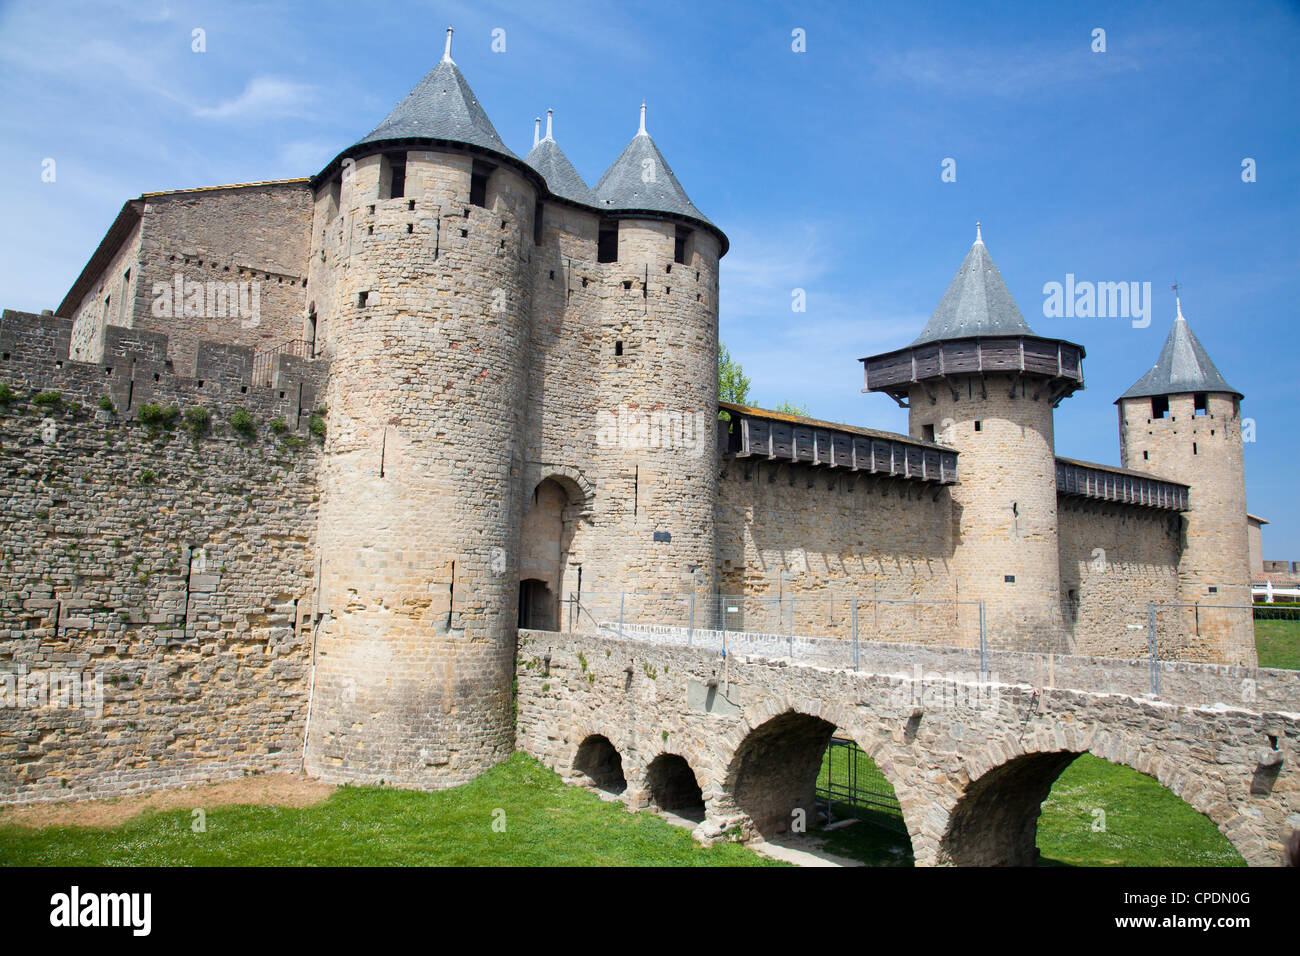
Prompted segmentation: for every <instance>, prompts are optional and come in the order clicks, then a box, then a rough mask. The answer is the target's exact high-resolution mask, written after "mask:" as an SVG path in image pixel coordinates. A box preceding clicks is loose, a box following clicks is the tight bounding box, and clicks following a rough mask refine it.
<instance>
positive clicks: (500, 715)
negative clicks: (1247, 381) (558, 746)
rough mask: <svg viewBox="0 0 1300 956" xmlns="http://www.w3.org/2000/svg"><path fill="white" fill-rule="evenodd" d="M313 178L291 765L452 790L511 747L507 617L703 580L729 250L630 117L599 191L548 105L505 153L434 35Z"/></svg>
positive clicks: (709, 553)
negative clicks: (398, 97)
mask: <svg viewBox="0 0 1300 956" xmlns="http://www.w3.org/2000/svg"><path fill="white" fill-rule="evenodd" d="M539 125H540V121H539ZM311 187H312V190H313V197H314V218H313V227H312V230H313V231H312V249H311V264H310V275H309V288H310V289H311V290H312V292H311V301H310V303H309V305H308V324H309V325H310V326H314V328H315V330H316V339H317V341H318V343H319V346H320V349H321V351H322V352H323V353H324V354H325V355H327V356H328V357H329V358H330V363H331V364H330V368H331V374H330V382H329V391H328V395H327V403H326V404H327V407H328V421H329V434H328V438H327V443H326V448H325V455H324V461H323V464H322V474H321V489H322V490H321V500H320V521H319V550H320V554H321V561H320V572H319V577H320V580H319V586H318V595H319V597H318V607H317V620H318V625H317V633H316V641H315V647H316V654H315V659H314V666H315V682H314V691H313V702H312V709H311V715H310V726H309V728H308V733H307V753H306V758H307V768H308V770H309V771H310V772H312V773H314V774H318V775H320V776H322V777H324V778H325V779H330V780H341V781H357V782H378V781H383V782H386V783H392V784H396V785H399V786H407V787H416V788H420V787H423V788H432V787H442V786H451V785H455V784H457V783H460V782H463V781H465V780H469V779H471V778H473V777H474V776H475V775H477V774H478V773H479V772H481V771H482V770H483V769H485V768H487V767H489V766H491V765H492V764H493V763H495V762H497V761H498V760H500V759H502V758H504V757H505V756H506V755H507V754H508V753H509V752H510V750H511V749H512V746H513V733H514V729H513V719H512V711H511V703H512V702H511V680H512V677H513V673H514V653H515V642H516V628H517V627H518V626H519V625H521V624H523V625H525V626H529V627H542V628H552V629H553V628H556V627H558V626H560V625H561V623H562V621H563V617H562V614H563V609H562V603H561V602H562V598H563V597H567V596H568V595H569V594H570V593H573V592H575V591H578V590H582V589H585V590H587V591H598V590H602V589H603V590H606V591H612V592H614V593H617V592H619V591H622V590H627V591H634V590H644V591H647V592H656V593H660V594H666V593H668V592H679V593H680V592H681V591H684V590H687V589H688V588H689V587H691V586H695V587H697V588H698V589H700V590H701V591H702V592H706V593H707V591H708V590H709V589H710V588H711V587H712V583H713V580H714V573H715V572H714V565H715V560H714V535H713V522H714V503H715V500H716V487H715V481H714V477H715V476H714V474H713V467H714V462H715V457H714V448H715V428H716V425H715V423H716V418H717V347H718V346H717V332H718V314H717V280H718V259H719V258H720V256H721V255H722V254H723V252H725V250H726V237H725V236H724V235H723V234H722V232H721V231H720V230H719V229H718V228H717V227H716V226H714V225H713V224H712V223H711V222H709V221H708V220H707V219H706V218H704V216H703V215H702V214H701V213H700V212H699V210H697V209H696V208H695V207H694V205H693V204H691V202H690V200H689V199H688V198H687V196H686V193H685V192H684V191H683V190H682V188H681V185H680V184H679V183H678V181H677V179H676V177H675V176H674V175H673V172H672V170H671V169H670V168H669V167H668V164H667V162H666V161H664V159H663V156H662V155H661V154H660V152H659V150H658V148H657V147H656V146H655V144H654V142H653V141H652V140H651V139H650V137H649V135H648V134H647V133H646V130H645V112H644V106H643V107H642V116H641V129H640V131H639V132H638V133H637V135H636V137H634V139H633V140H632V143H631V144H630V145H629V146H628V147H627V148H626V149H625V150H624V151H623V154H622V155H621V156H620V157H619V159H618V160H616V161H615V163H614V164H613V165H612V166H611V167H610V169H609V170H608V171H607V172H606V173H605V175H604V177H602V179H601V181H600V184H599V185H598V186H597V188H596V189H595V190H591V189H588V188H587V186H586V185H585V183H583V181H582V178H581V177H580V176H579V175H578V173H577V171H576V170H575V169H574V167H573V165H572V164H571V163H570V162H569V160H568V159H567V157H565V155H564V153H563V152H562V151H561V150H560V148H559V146H558V145H557V144H556V142H555V140H554V138H553V136H552V135H551V119H550V116H549V114H548V119H547V135H546V137H545V138H544V139H543V138H542V137H541V136H540V129H538V130H536V131H535V133H534V144H533V149H532V151H531V152H530V153H529V155H528V157H527V159H524V160H521V159H520V158H519V157H518V156H516V155H515V154H514V153H512V152H511V151H510V150H509V149H508V148H507V147H506V145H505V144H504V143H503V142H502V140H501V138H500V136H499V135H498V134H497V131H496V129H495V128H494V127H493V125H492V123H491V121H490V120H489V119H488V117H487V114H486V113H485V111H484V110H483V108H482V107H481V106H480V105H479V102H478V100H477V98H476V97H475V96H474V93H473V91H472V90H471V89H470V87H469V85H468V83H467V82H466V80H465V78H464V76H463V75H462V74H461V71H460V69H459V68H458V67H457V66H456V64H455V62H453V60H452V57H451V31H450V30H449V31H448V34H447V45H446V51H445V53H444V55H443V58H442V60H441V62H439V63H438V64H437V66H435V67H434V68H433V69H432V70H431V71H430V72H429V73H428V75H427V76H425V78H424V79H423V80H421V81H420V83H419V84H417V85H416V87H415V88H414V89H413V90H412V91H411V93H410V94H409V95H408V96H407V97H406V98H405V99H404V100H402V102H401V103H399V104H398V105H397V107H396V108H395V109H394V110H393V111H392V112H391V113H390V114H389V115H388V117H387V118H385V119H384V121H383V122H382V123H380V124H379V126H377V127H376V128H375V130H374V131H373V132H371V133H370V134H369V135H367V136H366V137H364V138H363V139H361V140H360V141H359V142H357V143H355V144H354V145H352V146H350V147H349V148H347V149H345V150H344V151H343V152H342V153H340V154H339V155H338V156H337V157H336V158H335V159H334V160H333V161H332V162H331V163H330V164H329V165H328V166H326V168H325V169H324V170H323V171H322V172H321V173H320V174H319V175H318V176H316V177H315V178H314V179H313V180H312V183H311ZM681 603H682V602H680V601H678V602H673V604H672V606H673V607H674V608H675V609H680V608H679V605H680V604H681ZM636 610H650V609H649V608H648V607H644V606H638V607H636ZM700 623H702V624H703V623H707V617H706V616H704V615H703V614H702V616H701V620H700Z"/></svg>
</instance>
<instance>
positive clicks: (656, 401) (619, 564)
mask: <svg viewBox="0 0 1300 956" xmlns="http://www.w3.org/2000/svg"><path fill="white" fill-rule="evenodd" d="M593 193H594V195H595V198H596V201H597V204H598V207H599V208H600V209H601V211H602V220H601V223H600V235H599V237H598V240H597V250H596V252H597V256H596V259H597V262H596V269H597V270H598V272H599V274H600V276H601V283H602V285H603V287H604V290H605V291H604V294H603V295H602V297H601V299H600V301H599V305H598V310H599V317H600V324H601V329H602V338H603V341H602V346H601V348H602V359H603V363H602V364H603V365H604V368H605V373H604V375H602V377H601V379H600V380H599V382H598V383H597V407H598V408H599V409H601V410H602V411H603V412H604V414H603V415H602V422H603V427H602V428H601V429H600V431H598V439H599V440H598V444H599V445H600V446H601V454H602V458H604V460H605V464H604V467H605V469H606V471H607V473H609V472H611V471H612V472H613V473H614V474H613V475H611V477H614V480H615V482H616V483H617V484H618V485H621V486H622V487H623V488H624V492H623V494H621V495H618V496H616V498H615V503H616V504H617V505H618V507H615V508H611V509H609V510H607V511H606V513H605V514H604V515H602V516H601V520H602V521H603V522H604V523H605V525H606V528H607V530H608V533H609V538H610V541H611V542H612V543H613V550H612V552H611V553H610V554H609V555H608V561H607V563H606V567H605V568H604V571H605V573H606V574H607V575H608V579H609V581H610V583H611V584H615V586H616V589H620V590H621V589H627V590H629V591H631V590H637V591H643V592H658V593H660V594H681V593H684V592H694V593H695V594H697V596H699V597H704V596H707V595H710V594H711V593H712V591H713V588H714V582H715V576H716V552H715V542H714V508H715V504H716V499H717V487H716V486H717V461H716V448H717V438H716V434H717V417H718V375H717V367H718V262H719V259H720V258H721V256H722V255H723V254H724V253H725V251H726V237H725V236H724V235H723V234H722V233H721V231H720V230H719V229H718V228H717V227H716V226H714V225H713V223H711V222H710V221H709V220H708V219H707V218H706V217H705V216H704V214H703V213H701V212H700V211H699V209H697V208H696V207H695V205H694V204H693V203H692V202H691V200H690V199H689V198H688V197H687V195H686V192H685V190H684V189H683V188H682V186H681V184H680V183H679V182H678V180H677V177H676V176H675V175H674V173H673V171H672V169H671V167H670V166H669V165H668V162H667V160H665V159H664V157H663V154H662V153H661V152H660V151H659V148H658V147H657V146H656V144H655V142H654V140H653V139H652V138H651V137H650V135H649V133H648V132H647V131H646V125H645V105H644V104H642V106H641V120H640V128H639V129H638V131H637V133H636V135H635V136H634V137H633V138H632V140H631V142H630V143H629V144H628V145H627V147H626V148H625V149H624V150H623V152H622V153H621V154H620V155H619V157H618V158H617V159H616V160H615V161H614V163H613V164H612V165H611V166H610V167H609V169H607V170H606V171H605V173H604V175H603V176H602V177H601V178H600V180H599V182H597V184H596V186H595V188H594V190H593ZM616 582H622V583H617V584H616ZM641 604H642V606H644V601H642V602H641ZM710 608H711V604H707V603H701V604H700V607H699V609H698V611H697V619H696V620H697V623H708V622H709V620H710V618H708V617H707V615H708V614H709V613H710ZM645 610H646V611H647V612H654V613H656V614H658V615H659V616H660V618H661V619H663V615H664V614H666V613H669V612H670V611H676V612H679V613H681V614H685V610H684V606H683V605H682V604H681V603H680V602H677V601H674V602H672V603H671V606H670V607H668V608H650V607H645ZM683 623H685V621H684V619H683Z"/></svg>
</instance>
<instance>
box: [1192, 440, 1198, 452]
mask: <svg viewBox="0 0 1300 956" xmlns="http://www.w3.org/2000/svg"><path fill="white" fill-rule="evenodd" d="M1192 454H1193V455H1196V454H1199V452H1198V451H1197V450H1196V442H1192Z"/></svg>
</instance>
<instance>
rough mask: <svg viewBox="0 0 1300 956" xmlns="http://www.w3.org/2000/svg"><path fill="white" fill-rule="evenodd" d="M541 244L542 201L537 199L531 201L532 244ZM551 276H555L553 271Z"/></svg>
mask: <svg viewBox="0 0 1300 956" xmlns="http://www.w3.org/2000/svg"><path fill="white" fill-rule="evenodd" d="M541 244H542V201H541V200H540V199H539V200H537V202H535V203H533V245H535V246H540V245H541ZM551 278H552V279H553V278H555V274H554V273H552V274H551Z"/></svg>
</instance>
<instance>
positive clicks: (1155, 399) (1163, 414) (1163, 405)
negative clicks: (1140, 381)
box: [1151, 395, 1169, 418]
mask: <svg viewBox="0 0 1300 956" xmlns="http://www.w3.org/2000/svg"><path fill="white" fill-rule="evenodd" d="M1151 417H1152V418H1168V417H1169V396H1168V395H1154V396H1152V398H1151Z"/></svg>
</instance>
